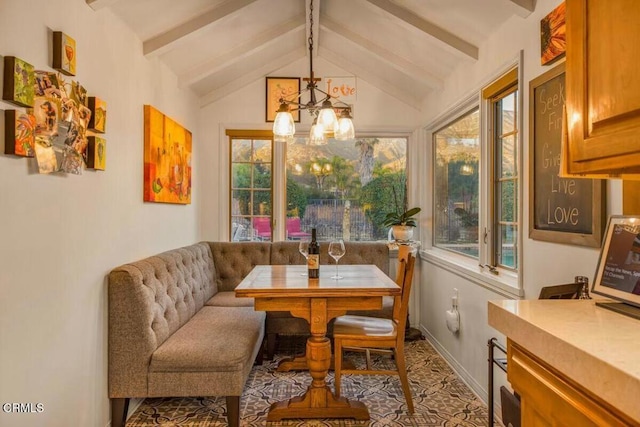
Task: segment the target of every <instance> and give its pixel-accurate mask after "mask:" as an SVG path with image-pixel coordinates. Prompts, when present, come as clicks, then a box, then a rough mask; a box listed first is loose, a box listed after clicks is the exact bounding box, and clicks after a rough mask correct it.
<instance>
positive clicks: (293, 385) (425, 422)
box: [127, 337, 488, 427]
mask: <svg viewBox="0 0 640 427" xmlns="http://www.w3.org/2000/svg"><path fill="white" fill-rule="evenodd" d="M302 338H303V339H301V337H296V338H293V337H287V338H286V339H284V340H282V342H281V343H280V345H279V351H278V353H279V354H278V355H277V356H276V357H275V360H274V361H265V363H264V364H263V365H262V366H255V367H254V368H253V370H252V371H251V374H250V376H249V379H248V380H247V384H246V387H245V392H244V394H243V395H242V397H241V399H240V417H241V425H242V426H243V427H257V426H267V425H268V426H269V427H276V426H313V427H316V426H317V427H319V426H328V427H333V426H367V427H382V426H420V427H422V426H447V427H449V426H450V427H453V426H456V427H475V426H486V425H487V417H488V415H487V407H486V405H485V404H484V403H483V402H482V401H481V400H480V399H479V398H478V397H477V396H476V395H475V394H474V393H473V392H472V391H471V390H470V389H469V388H468V387H467V386H466V385H465V384H464V383H463V382H462V380H461V379H460V378H459V377H458V376H457V375H456V374H455V373H454V372H453V371H452V370H451V368H450V367H449V365H448V364H447V362H446V361H445V360H444V359H443V358H442V357H440V355H438V353H437V352H436V351H435V350H434V349H433V347H431V345H430V344H429V343H428V342H427V341H414V342H410V343H407V346H406V359H407V369H408V371H409V372H408V376H409V383H410V386H411V389H412V396H413V403H414V406H415V413H414V414H413V415H410V414H409V413H408V412H407V405H406V403H405V400H404V395H403V393H402V388H401V386H400V381H399V380H398V378H397V377H395V376H393V377H391V376H389V377H387V376H378V375H375V376H372V375H369V376H364V375H358V376H356V375H345V376H343V379H342V395H343V396H344V397H347V398H353V399H357V400H359V401H362V402H364V403H365V404H366V405H367V407H368V408H369V413H370V415H371V420H370V421H366V422H363V421H355V420H335V419H334V420H326V419H325V420H314V421H303V420H285V421H282V422H270V423H267V421H266V416H267V412H268V410H269V406H270V405H271V403H273V402H276V401H280V400H285V399H287V398H289V397H292V396H296V395H300V394H303V393H304V391H305V390H306V389H307V386H308V385H309V383H310V382H311V378H310V377H309V375H308V373H306V372H297V373H295V372H286V373H284V372H276V371H275V368H276V366H277V364H278V361H280V360H281V359H282V358H284V357H287V356H290V355H295V354H300V353H302V352H303V349H304V337H302ZM345 357H346V358H348V359H350V360H351V361H353V362H354V363H355V364H356V366H359V367H362V366H364V357H363V356H362V354H361V353H349V352H347V353H345ZM375 363H377V364H378V366H380V364H382V365H384V364H392V363H393V361H391V360H390V358H388V357H382V356H380V357H378V358H377V359H376V360H375ZM327 382H328V383H329V386H330V387H331V388H333V371H330V372H329V376H328V377H327ZM225 407H226V405H225V399H224V397H197V398H156V399H146V400H145V401H144V402H143V403H142V405H140V407H139V408H138V409H137V410H136V412H135V414H133V416H132V417H131V418H130V419H129V421H128V422H127V427H150V426H163V427H205V426H206V427H213V426H226V425H227V419H226V410H225Z"/></svg>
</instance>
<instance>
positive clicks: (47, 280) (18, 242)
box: [0, 0, 201, 427]
mask: <svg viewBox="0 0 640 427" xmlns="http://www.w3.org/2000/svg"><path fill="white" fill-rule="evenodd" d="M53 30H55V31H58V30H61V31H64V32H66V33H67V34H69V35H70V36H72V37H74V38H75V40H76V43H77V52H78V54H77V59H78V60H77V76H76V77H75V78H72V79H74V80H77V81H79V82H80V83H81V84H82V85H83V86H84V87H85V88H86V89H87V90H88V92H89V95H97V96H100V97H101V98H103V99H104V100H106V102H107V103H108V120H107V133H106V134H105V137H106V139H107V167H106V171H104V172H95V171H90V170H86V171H84V173H83V175H81V176H75V175H64V174H57V175H39V174H37V173H34V165H35V160H34V159H29V160H27V159H24V158H17V157H14V156H5V155H3V154H0V404H2V403H5V402H20V403H29V402H30V403H34V404H35V403H42V404H43V405H44V412H43V413H41V414H7V413H5V412H3V411H2V410H1V408H0V425H2V426H21V427H29V426H38V427H40V426H45V425H46V426H47V427H68V426H70V425H76V426H105V425H107V423H108V421H109V418H110V414H109V400H108V396H107V299H106V279H105V277H106V274H107V273H108V272H109V271H110V270H111V269H112V268H114V267H116V266H118V265H120V264H123V263H125V262H130V261H135V260H137V259H140V258H143V257H145V256H148V255H152V254H155V253H158V252H160V251H164V250H168V249H172V248H175V247H179V246H183V245H188V244H192V243H194V242H196V241H197V240H198V230H197V220H196V216H197V212H198V203H197V201H198V198H199V195H200V194H201V190H200V189H199V188H198V186H197V185H196V186H194V192H193V197H192V204H191V205H188V206H183V205H180V206H179V205H165V204H151V203H143V202H142V177H143V167H142V165H143V107H142V106H143V104H151V105H154V106H155V107H156V108H158V109H160V110H161V111H162V112H164V113H165V114H167V115H169V116H171V117H172V118H174V119H175V120H176V121H178V122H179V123H181V124H183V125H184V126H186V127H187V128H188V129H190V130H191V131H192V132H193V142H194V150H193V151H194V158H196V159H197V157H198V151H199V147H198V143H199V139H200V134H199V132H197V111H198V108H197V100H196V98H195V97H194V96H193V95H192V94H189V93H186V92H183V91H180V90H178V89H177V84H176V78H175V76H174V75H173V74H172V73H171V72H169V71H168V70H167V69H166V68H165V67H164V66H162V65H161V64H160V63H159V62H157V61H155V60H147V59H145V58H144V57H143V55H142V43H141V42H140V40H138V39H137V37H136V36H134V35H133V33H132V32H131V31H129V30H128V29H127V28H126V26H125V25H124V24H123V23H122V22H121V21H119V20H118V19H117V18H115V17H114V16H113V15H112V14H111V13H110V12H109V11H108V10H107V9H105V10H101V11H99V12H94V11H93V10H92V9H90V8H89V7H88V6H87V5H86V4H85V2H84V0H47V1H35V0H2V1H0V55H14V56H17V57H19V58H21V59H24V60H26V61H28V62H30V63H31V64H33V65H34V66H35V67H36V69H44V70H50V69H51V68H50V67H49V64H50V56H51V54H50V49H51V48H50V43H51V31H53ZM14 108H17V107H14V106H12V105H10V104H8V103H4V102H2V101H0V110H4V109H14ZM2 117H4V113H2ZM0 131H2V129H0ZM2 140H4V137H0V141H2ZM0 147H2V146H0ZM2 152H4V150H2ZM200 164H201V163H199V162H197V163H196V164H194V170H195V171H196V173H197V170H198V167H199V165H200Z"/></svg>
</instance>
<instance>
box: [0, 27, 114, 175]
mask: <svg viewBox="0 0 640 427" xmlns="http://www.w3.org/2000/svg"><path fill="white" fill-rule="evenodd" d="M52 51H53V61H52V68H53V69H55V70H57V71H50V70H36V69H35V68H34V66H33V65H31V64H29V63H28V62H26V61H24V60H23V59H20V58H17V57H14V56H5V57H4V82H3V90H2V99H3V100H4V101H6V102H9V103H12V104H14V105H16V106H19V107H24V110H5V111H4V116H5V141H4V143H5V144H4V145H5V150H4V151H5V154H10V155H15V156H20V157H35V159H36V162H37V167H38V171H39V172H40V173H43V174H48V173H53V172H66V173H71V174H75V175H80V174H81V173H82V170H83V166H84V167H85V168H87V169H95V170H105V168H106V140H105V139H104V138H103V137H101V136H97V135H93V134H103V133H105V132H106V121H107V104H106V102H105V101H104V100H102V99H101V98H98V97H96V96H87V90H86V89H85V88H84V87H83V86H82V85H81V84H80V83H79V82H77V81H75V80H70V79H69V78H68V77H67V76H75V74H76V56H77V52H76V42H75V40H74V39H72V38H71V37H69V36H68V35H66V34H65V33H63V32H59V31H55V32H53V49H52Z"/></svg>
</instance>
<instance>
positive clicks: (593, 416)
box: [507, 340, 634, 427]
mask: <svg viewBox="0 0 640 427" xmlns="http://www.w3.org/2000/svg"><path fill="white" fill-rule="evenodd" d="M507 379H508V380H509V382H510V383H511V386H512V387H513V389H514V390H515V391H517V392H518V394H520V399H521V402H520V409H521V411H522V414H521V415H522V417H521V419H522V426H523V427H532V426H533V427H543V426H554V427H577V426H580V427H601V426H610V427H623V426H629V425H634V424H633V421H631V420H629V419H627V418H626V417H625V415H624V414H621V413H620V412H619V411H617V410H616V409H614V408H613V407H612V406H611V405H609V404H607V403H606V402H604V401H602V400H601V399H599V398H598V396H595V395H594V394H592V393H591V392H589V391H587V390H584V389H583V388H582V387H580V386H579V385H577V384H575V383H574V382H573V381H571V380H570V379H568V378H566V377H564V376H563V375H562V374H561V373H559V372H557V371H556V370H554V369H553V368H551V367H550V366H548V365H547V364H546V363H544V362H542V361H541V360H539V359H538V358H537V357H535V356H534V355H532V354H531V353H529V352H527V351H526V350H525V349H523V348H522V347H520V346H519V345H518V344H516V343H514V342H512V341H511V340H508V341H507Z"/></svg>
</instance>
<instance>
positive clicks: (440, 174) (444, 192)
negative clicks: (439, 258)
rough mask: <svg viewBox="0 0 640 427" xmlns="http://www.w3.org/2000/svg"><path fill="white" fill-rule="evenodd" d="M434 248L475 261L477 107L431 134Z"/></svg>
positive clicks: (477, 164) (478, 128)
mask: <svg viewBox="0 0 640 427" xmlns="http://www.w3.org/2000/svg"><path fill="white" fill-rule="evenodd" d="M433 146H434V159H435V162H434V165H433V170H434V180H433V182H434V189H433V190H434V200H433V206H434V212H433V216H434V223H433V224H434V230H433V231H434V233H433V238H434V245H435V246H438V247H441V248H443V249H447V250H450V251H453V252H458V253H461V254H464V255H468V256H471V257H474V258H478V253H479V250H478V249H479V247H478V236H479V232H478V217H479V208H480V204H479V202H480V181H479V171H478V169H479V164H480V113H479V109H478V107H475V108H473V109H471V110H470V111H467V112H465V113H463V114H462V115H461V116H459V117H456V118H455V119H453V120H452V121H451V122H449V123H448V124H447V125H445V126H444V127H442V128H441V129H439V130H437V131H436V132H434V134H433Z"/></svg>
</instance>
